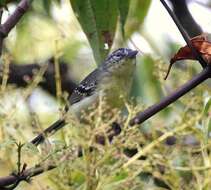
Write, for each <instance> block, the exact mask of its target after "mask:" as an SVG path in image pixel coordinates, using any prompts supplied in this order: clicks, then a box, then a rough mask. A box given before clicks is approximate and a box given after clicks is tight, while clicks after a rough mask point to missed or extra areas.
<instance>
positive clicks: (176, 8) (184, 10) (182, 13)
mask: <svg viewBox="0 0 211 190" xmlns="http://www.w3.org/2000/svg"><path fill="white" fill-rule="evenodd" d="M169 1H170V2H171V4H172V8H173V12H174V14H175V15H176V16H177V18H178V20H179V22H180V23H181V25H182V26H183V28H184V29H185V30H186V32H187V33H188V35H189V36H190V38H193V37H195V36H198V35H200V34H202V33H203V31H202V29H201V27H200V26H199V25H198V24H197V23H196V21H195V20H194V19H193V17H192V15H191V13H190V11H189V9H188V2H187V0H169Z"/></svg>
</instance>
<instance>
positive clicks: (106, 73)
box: [70, 48, 138, 114]
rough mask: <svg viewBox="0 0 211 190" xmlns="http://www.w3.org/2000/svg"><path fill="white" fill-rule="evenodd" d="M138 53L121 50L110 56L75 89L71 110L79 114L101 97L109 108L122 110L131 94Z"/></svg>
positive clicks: (71, 98)
mask: <svg viewBox="0 0 211 190" xmlns="http://www.w3.org/2000/svg"><path fill="white" fill-rule="evenodd" d="M137 53H138V52H137V51H134V50H131V49H128V48H120V49H117V50H116V51H114V52H113V53H112V54H110V55H109V56H108V57H107V59H106V60H105V61H104V62H103V63H102V64H101V65H100V66H99V67H98V68H97V69H95V70H94V71H93V72H91V73H90V74H89V75H88V76H87V77H86V78H85V79H84V80H82V82H81V83H80V84H79V85H78V87H76V88H75V90H74V91H73V93H72V95H71V96H70V104H71V105H72V106H71V107H70V109H71V110H72V111H73V112H74V113H76V114H78V113H79V112H80V111H81V110H83V109H85V108H87V107H89V106H90V105H92V104H93V103H94V102H95V101H96V99H99V96H103V97H105V100H106V103H107V104H108V105H109V107H111V108H121V107H122V106H123V105H124V100H125V99H127V97H128V95H129V92H130V88H131V84H132V79H133V73H134V70H135V63H136V59H135V58H136V54H137ZM120 96H121V98H120Z"/></svg>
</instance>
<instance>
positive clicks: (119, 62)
mask: <svg viewBox="0 0 211 190" xmlns="http://www.w3.org/2000/svg"><path fill="white" fill-rule="evenodd" d="M137 53H138V51H136V50H131V49H129V48H119V49H117V50H116V51H114V52H112V53H111V54H110V55H109V56H108V57H107V58H106V60H105V61H104V62H103V64H102V67H103V69H106V70H108V71H109V72H118V73H121V72H122V71H123V70H127V69H128V68H133V67H134V66H135V63H136V55H137Z"/></svg>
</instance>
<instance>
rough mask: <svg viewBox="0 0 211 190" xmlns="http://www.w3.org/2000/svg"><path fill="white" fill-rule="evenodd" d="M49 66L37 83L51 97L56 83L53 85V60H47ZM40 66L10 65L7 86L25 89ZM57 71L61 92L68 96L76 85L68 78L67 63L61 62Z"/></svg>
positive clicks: (54, 92)
mask: <svg viewBox="0 0 211 190" xmlns="http://www.w3.org/2000/svg"><path fill="white" fill-rule="evenodd" d="M48 62H49V64H48V67H47V69H46V71H45V73H44V76H43V80H42V81H41V82H40V83H39V86H40V87H41V88H42V89H43V90H45V91H47V92H49V93H50V94H51V95H53V96H56V83H55V67H54V60H53V59H50V60H48ZM41 67H42V66H41V65H39V64H27V65H20V64H15V63H11V64H9V75H8V81H7V83H9V84H15V85H17V86H18V87H26V86H27V85H28V82H30V81H28V80H30V79H32V78H33V76H34V71H35V70H39V69H40V68H41ZM59 67H60V68H59V70H60V75H61V87H62V91H63V92H67V93H68V94H69V95H70V94H71V93H72V92H73V89H74V88H75V87H76V86H77V85H76V83H75V82H74V81H73V80H72V78H71V77H70V73H69V71H70V68H69V66H68V64H67V63H64V62H61V61H60V64H59ZM0 71H1V72H2V71H3V65H0ZM1 82H2V76H0V83H1Z"/></svg>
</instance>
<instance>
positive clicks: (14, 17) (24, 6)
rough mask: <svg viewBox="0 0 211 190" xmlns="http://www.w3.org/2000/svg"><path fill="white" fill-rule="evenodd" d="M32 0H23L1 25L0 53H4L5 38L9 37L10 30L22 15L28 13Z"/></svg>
mask: <svg viewBox="0 0 211 190" xmlns="http://www.w3.org/2000/svg"><path fill="white" fill-rule="evenodd" d="M32 1H33V0H21V1H20V3H19V4H18V5H17V8H16V9H15V11H14V12H13V13H12V14H11V15H10V16H9V17H8V19H7V20H6V21H5V22H4V24H2V25H1V26H0V55H1V53H2V47H3V41H4V38H6V37H7V35H8V34H9V32H10V31H11V30H12V29H13V28H14V27H15V25H16V24H17V23H18V22H19V20H20V19H21V17H22V16H23V15H24V14H25V13H26V11H27V10H28V9H29V7H30V3H31V2H32Z"/></svg>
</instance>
